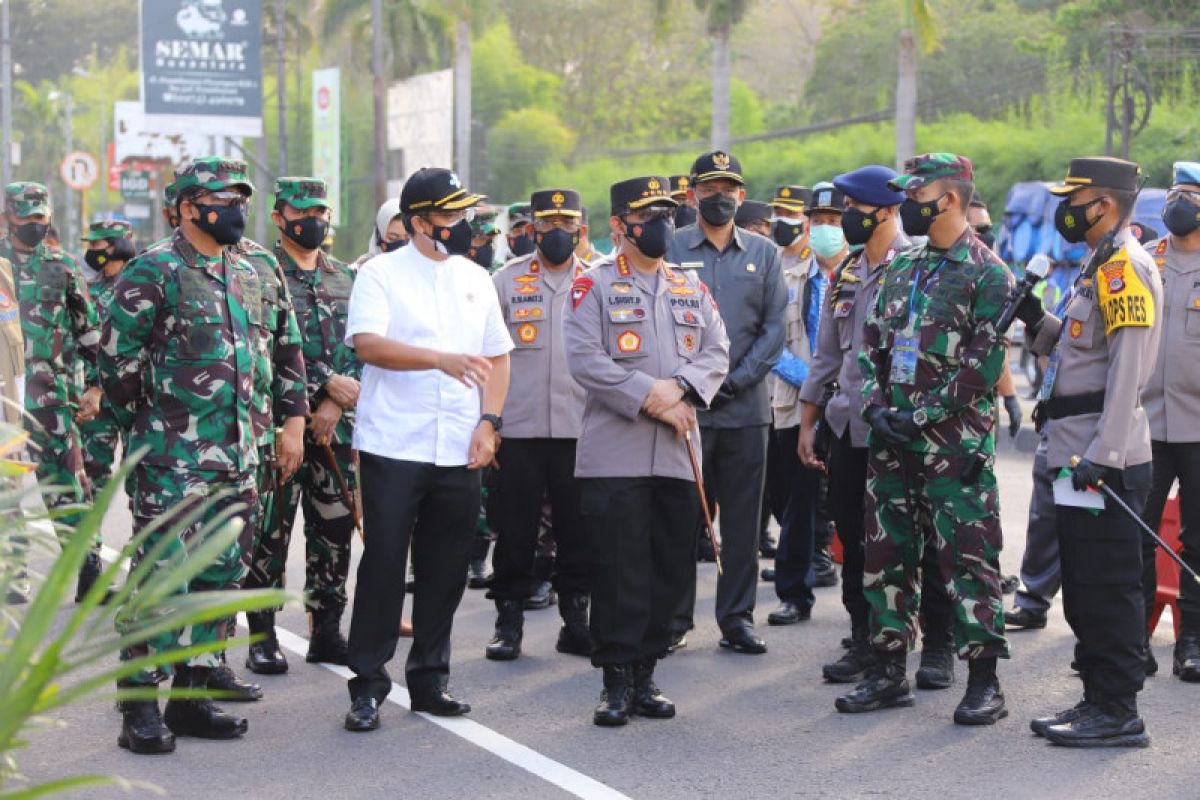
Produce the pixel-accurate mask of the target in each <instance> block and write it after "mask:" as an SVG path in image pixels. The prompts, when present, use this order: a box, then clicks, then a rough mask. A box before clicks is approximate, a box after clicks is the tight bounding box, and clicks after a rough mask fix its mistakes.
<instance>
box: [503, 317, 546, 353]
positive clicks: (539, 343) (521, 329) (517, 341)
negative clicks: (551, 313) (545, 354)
mask: <svg viewBox="0 0 1200 800" xmlns="http://www.w3.org/2000/svg"><path fill="white" fill-rule="evenodd" d="M543 327H545V326H544V325H543V324H542V323H541V322H532V321H529V320H526V321H523V322H522V321H515V322H513V323H512V324H510V325H509V326H508V331H509V334H510V335H511V336H512V340H513V345H514V346H515V347H516V348H517V349H518V350H540V349H542V348H543V347H545V345H546V343H545V341H544V336H543V333H542V329H543Z"/></svg>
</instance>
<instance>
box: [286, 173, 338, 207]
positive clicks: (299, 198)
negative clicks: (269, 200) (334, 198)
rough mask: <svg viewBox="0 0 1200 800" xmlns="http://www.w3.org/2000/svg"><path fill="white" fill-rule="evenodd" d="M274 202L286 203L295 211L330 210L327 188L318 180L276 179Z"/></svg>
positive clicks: (323, 182)
mask: <svg viewBox="0 0 1200 800" xmlns="http://www.w3.org/2000/svg"><path fill="white" fill-rule="evenodd" d="M275 202H277V203H278V202H284V203H287V204H288V205H289V206H291V207H292V208H294V209H296V210H297V211H305V210H307V209H310V208H331V206H330V205H329V186H328V185H327V184H326V183H325V181H323V180H321V179H320V178H295V177H293V178H276V179H275Z"/></svg>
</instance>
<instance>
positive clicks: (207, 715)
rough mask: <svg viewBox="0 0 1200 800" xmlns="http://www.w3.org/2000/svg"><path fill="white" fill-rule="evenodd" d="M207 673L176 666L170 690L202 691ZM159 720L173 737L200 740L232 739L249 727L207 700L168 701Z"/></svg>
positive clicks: (207, 670)
mask: <svg viewBox="0 0 1200 800" xmlns="http://www.w3.org/2000/svg"><path fill="white" fill-rule="evenodd" d="M211 673H212V670H211V669H209V668H208V667H184V666H176V667H175V680H174V681H173V682H172V684H171V688H172V689H205V688H207V686H208V679H209V676H210V675H211ZM163 718H164V720H165V721H166V723H167V727H168V728H170V729H171V732H172V733H174V734H175V735H176V736H195V737H198V738H200V739H236V738H237V737H239V736H241V735H242V734H243V733H245V732H246V730H247V728H249V725H248V723H247V722H246V720H245V719H243V718H242V717H235V716H233V715H232V714H226V713H225V712H224V711H222V710H221V709H219V708H217V706H216V705H215V704H214V703H213V701H212V700H209V699H208V698H195V699H187V700H175V699H171V700H168V701H167V710H166V713H165V714H164V715H163Z"/></svg>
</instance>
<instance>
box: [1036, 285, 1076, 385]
mask: <svg viewBox="0 0 1200 800" xmlns="http://www.w3.org/2000/svg"><path fill="white" fill-rule="evenodd" d="M1073 299H1075V285H1074V284H1072V285H1071V288H1070V289H1068V290H1067V293H1066V294H1065V295H1064V296H1063V298H1062V300H1060V301H1059V302H1058V306H1057V307H1055V309H1054V316H1056V317H1062V315H1063V314H1064V313H1066V310H1067V306H1069V305H1071V301H1072V300H1073ZM1066 329H1067V326H1066V325H1064V326H1063V327H1062V329H1061V330H1059V332H1058V340H1057V341H1055V342H1054V349H1053V350H1052V351H1050V358H1049V361H1048V363H1047V364H1046V372H1045V373H1044V374H1043V375H1042V385H1041V386H1040V387H1039V388H1038V395H1037V399H1038V402H1045V401H1046V400H1049V399H1050V396H1051V395H1052V394H1053V393H1054V382H1055V381H1056V380H1058V365H1059V363H1060V362H1061V361H1062V356H1061V355H1060V354H1059V347H1060V345H1061V343H1062V334H1063V331H1065V330H1066Z"/></svg>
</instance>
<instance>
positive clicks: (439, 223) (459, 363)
mask: <svg viewBox="0 0 1200 800" xmlns="http://www.w3.org/2000/svg"><path fill="white" fill-rule="evenodd" d="M482 199H483V197H482V196H481V195H476V194H471V193H469V192H468V191H467V190H466V189H464V188H463V186H462V183H461V182H460V181H459V180H458V177H457V176H456V175H455V174H454V173H453V172H451V171H449V170H446V169H436V168H428V167H426V168H422V169H419V170H417V171H416V172H415V173H413V174H412V175H411V176H410V177H409V179H408V181H407V182H406V183H405V185H404V189H403V191H402V192H401V193H400V214H401V216H402V218H403V220H404V226H405V228H406V229H407V230H408V232H409V234H410V236H411V237H412V238H411V242H412V246H411V247H405V248H401V249H400V250H397V251H395V252H391V253H384V254H382V255H379V256H376V257H375V258H373V259H371V260H370V261H368V262H366V263H365V264H364V265H363V266H362V268H361V269H360V270H359V273H358V278H357V280H356V281H355V283H354V291H353V293H352V294H351V297H350V311H349V320H348V323H347V327H346V341H347V342H348V343H352V344H353V345H354V349H355V351H356V352H357V354H358V358H359V360H360V361H362V362H363V363H364V364H365V365H366V366H365V367H364V368H363V375H362V391H361V394H360V396H359V401H358V425H357V427H356V428H355V431H354V446H355V448H356V449H357V450H358V451H359V456H360V460H361V483H362V491H363V518H364V533H365V541H366V544H365V547H364V549H363V556H362V561H361V563H360V564H359V568H358V588H357V590H356V593H355V597H354V612H353V615H352V618H351V622H350V650H349V658H348V663H349V666H350V669H351V670H353V671H354V673H355V677H354V678H352V679H351V680H350V686H349V688H350V697H351V701H352V706H351V709H350V712H349V713H348V714H347V715H346V720H345V726H346V729H347V730H351V731H371V730H375V729H376V728H378V727H379V706H380V704H382V703H383V700H384V699H385V698H386V697H387V695H388V692H389V691H390V690H391V687H392V682H391V678H390V677H389V676H388V673H387V670H386V669H385V665H386V664H387V662H388V661H390V660H391V659H392V656H393V655H395V652H396V642H397V640H398V638H399V631H400V614H401V611H402V610H403V605H404V583H405V574H406V570H407V566H408V565H407V563H406V562H407V557H408V551H409V545H410V543H411V545H412V554H413V564H414V567H415V569H416V573H417V576H418V578H417V584H416V592H415V596H414V614H413V641H412V649H411V650H410V651H409V654H408V661H407V663H406V665H405V682H406V684H407V686H408V693H409V698H410V706H411V708H412V710H413V711H425V712H428V713H430V714H436V715H439V716H457V715H460V714H466V713H467V712H468V711H470V710H471V708H470V706H468V705H467V704H466V703H462V702H459V701H458V700H455V699H454V698H453V697H452V696H451V695H450V694H449V693H448V692H447V690H446V688H447V680H448V677H449V673H450V629H451V625H452V623H453V620H454V612H455V610H456V609H457V608H458V604H459V601H460V600H462V595H463V590H464V589H465V588H466V575H467V562H468V560H469V557H470V550H471V543H472V541H473V537H474V532H475V522H476V517H477V515H478V510H479V491H480V485H479V474H480V473H479V470H480V469H482V468H483V467H485V466H487V465H489V464H491V463H492V462H493V460H494V456H495V453H496V447H497V445H498V444H499V432H500V427H501V419H500V413H501V410H502V408H503V406H504V397H505V395H506V394H507V392H508V352H509V351H510V350H511V349H512V347H513V343H512V339H511V338H510V337H509V335H508V329H507V327H506V326H505V324H504V319H503V317H502V315H501V313H500V304H499V302H498V300H497V298H496V291H495V289H494V288H493V287H492V282H491V278H489V277H488V274H487V273H486V272H484V271H483V270H481V269H479V267H478V266H476V265H475V264H474V263H472V262H471V261H469V260H468V259H466V258H465V257H463V254H465V253H466V252H467V250H468V249H470V246H471V227H470V220H471V217H472V216H473V210H474V209H473V207H474V206H475V205H476V204H478V203H479V202H480V201H481V200H482ZM481 403H482V414H481V413H480V412H481Z"/></svg>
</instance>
